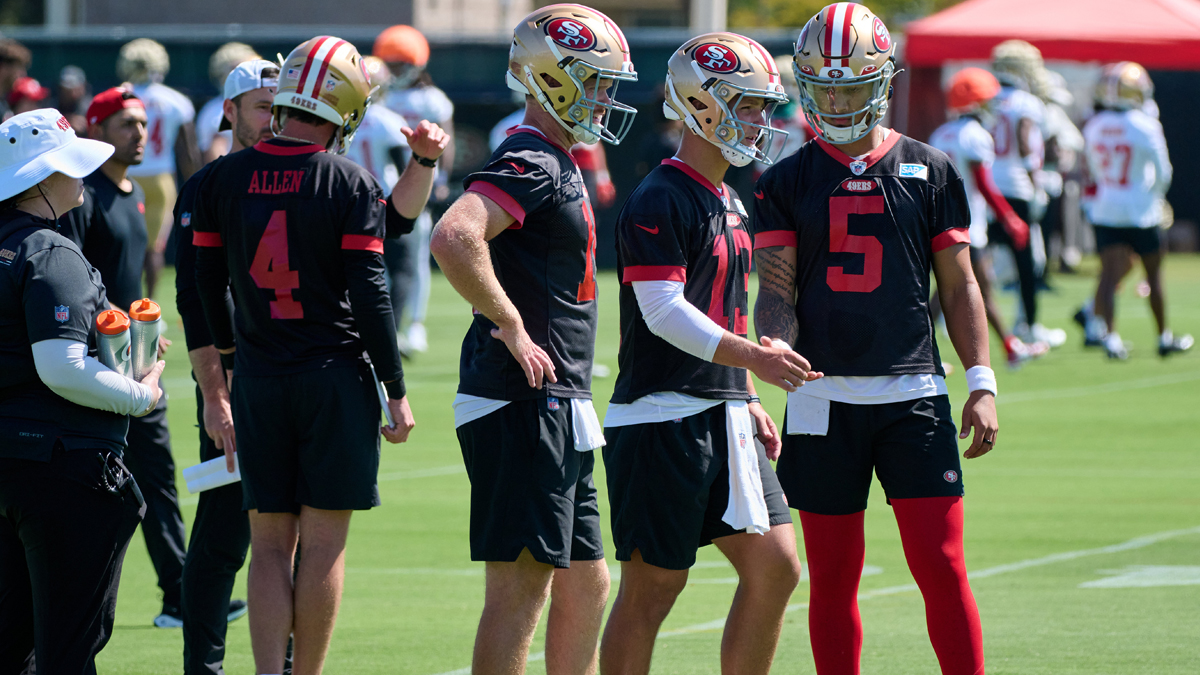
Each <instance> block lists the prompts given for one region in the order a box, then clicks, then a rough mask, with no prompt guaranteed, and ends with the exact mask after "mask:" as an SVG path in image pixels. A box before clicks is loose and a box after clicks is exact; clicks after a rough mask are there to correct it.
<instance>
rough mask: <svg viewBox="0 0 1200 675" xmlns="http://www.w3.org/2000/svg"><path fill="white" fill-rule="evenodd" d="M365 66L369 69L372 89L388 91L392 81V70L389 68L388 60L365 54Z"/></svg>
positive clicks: (368, 78) (368, 75)
mask: <svg viewBox="0 0 1200 675" xmlns="http://www.w3.org/2000/svg"><path fill="white" fill-rule="evenodd" d="M363 67H364V68H366V69H367V82H368V83H369V84H370V85H371V89H373V90H374V89H378V90H379V91H387V89H388V87H389V86H391V83H392V71H391V70H388V64H387V62H386V61H384V60H383V59H381V58H379V57H378V56H364V57H363Z"/></svg>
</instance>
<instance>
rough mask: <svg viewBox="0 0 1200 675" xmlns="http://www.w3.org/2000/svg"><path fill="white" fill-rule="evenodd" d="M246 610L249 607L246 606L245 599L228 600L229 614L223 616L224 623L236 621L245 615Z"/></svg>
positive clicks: (248, 609)
mask: <svg viewBox="0 0 1200 675" xmlns="http://www.w3.org/2000/svg"><path fill="white" fill-rule="evenodd" d="M248 611H250V608H249V607H247V606H246V601H245V600H230V601H229V615H228V616H226V617H225V623H233V622H234V621H237V620H238V619H240V618H242V617H243V616H246V612H248Z"/></svg>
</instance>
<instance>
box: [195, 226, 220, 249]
mask: <svg viewBox="0 0 1200 675" xmlns="http://www.w3.org/2000/svg"><path fill="white" fill-rule="evenodd" d="M192 245H193V246H206V247H208V248H220V247H222V246H224V245H225V243H224V242H223V241H221V233H220V232H201V231H199V230H192Z"/></svg>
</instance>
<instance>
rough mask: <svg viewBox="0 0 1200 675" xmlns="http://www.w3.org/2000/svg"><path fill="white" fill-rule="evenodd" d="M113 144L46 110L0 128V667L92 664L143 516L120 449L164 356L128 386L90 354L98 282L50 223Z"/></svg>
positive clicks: (48, 669) (149, 402)
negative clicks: (81, 133) (79, 132)
mask: <svg viewBox="0 0 1200 675" xmlns="http://www.w3.org/2000/svg"><path fill="white" fill-rule="evenodd" d="M112 153H113V147H112V146H111V145H108V144H106V143H100V142H98V141H91V140H85V139H80V138H76V136H75V132H74V131H72V129H71V126H70V124H69V123H68V122H67V121H66V119H65V118H63V116H62V115H61V114H60V113H59V112H58V111H56V110H50V109H43V110H34V111H31V112H28V113H23V114H21V115H17V116H15V117H12V118H10V119H9V120H8V121H6V122H4V123H3V124H0V636H2V637H0V675H10V674H12V675H16V674H17V673H22V672H25V671H26V670H29V671H31V672H32V670H33V668H30V667H29V666H31V665H32V666H34V668H36V672H38V673H94V672H95V664H94V658H95V655H96V654H97V653H98V652H99V651H100V650H101V649H102V648H103V647H104V645H105V643H107V642H108V638H109V636H110V635H111V634H112V628H113V617H114V613H115V610H116V600H117V583H118V581H119V580H120V572H121V562H122V560H123V559H124V557H125V549H126V546H127V544H128V543H129V539H130V537H131V536H132V535H133V531H134V529H135V528H136V527H137V524H138V521H140V520H141V518H142V515H143V513H144V512H145V507H144V505H143V501H142V498H141V494H140V493H139V491H138V489H137V486H136V483H135V482H134V481H133V479H132V477H131V476H130V474H129V471H128V470H127V469H126V468H125V466H124V464H123V463H122V461H121V457H122V454H123V449H124V445H125V435H126V432H127V431H128V428H129V419H128V417H127V415H135V416H138V415H145V414H147V413H149V412H150V411H152V410H154V408H155V406H156V405H157V404H158V399H159V396H160V389H159V386H158V379H159V376H160V375H161V374H162V370H163V366H164V364H163V363H162V362H161V361H160V362H159V363H158V364H157V365H156V366H155V368H154V369H153V370H152V371H151V372H150V374H149V375H147V376H146V377H145V378H144V379H143V380H142V382H141V383H137V382H134V381H132V380H130V379H127V378H125V377H123V376H122V375H120V374H118V373H115V372H113V371H112V370H109V369H108V368H107V367H105V366H103V365H102V364H101V363H100V362H99V361H97V360H95V359H94V358H91V357H89V356H88V355H87V354H88V337H89V334H90V332H91V330H92V327H93V326H94V325H95V321H96V316H97V314H99V313H100V312H101V311H102V310H104V309H106V307H105V290H104V285H103V284H102V283H101V280H100V274H99V273H98V272H96V270H94V269H92V267H91V265H89V264H88V263H87V261H86V260H85V259H84V257H83V254H82V253H80V251H79V249H78V248H77V247H76V246H75V244H73V243H72V242H71V241H69V240H68V239H66V238H65V237H63V236H61V235H59V234H58V233H57V232H56V231H55V223H56V221H57V220H58V217H59V216H61V215H62V214H63V213H65V212H67V211H69V210H71V209H73V208H75V207H76V206H78V205H79V204H81V203H82V201H83V183H82V181H81V180H80V179H81V178H82V177H83V176H86V175H88V174H89V173H91V172H93V171H95V170H96V168H97V167H99V166H100V165H101V164H103V163H104V161H105V160H107V159H108V157H109V156H111V155H112Z"/></svg>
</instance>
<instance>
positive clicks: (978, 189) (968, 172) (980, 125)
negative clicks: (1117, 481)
mask: <svg viewBox="0 0 1200 675" xmlns="http://www.w3.org/2000/svg"><path fill="white" fill-rule="evenodd" d="M999 91H1000V83H999V82H997V81H996V78H995V77H994V76H993V75H992V74H991V73H989V72H988V71H986V70H983V69H982V68H965V69H963V70H961V71H959V72H958V73H956V74H955V76H954V78H953V79H952V80H951V81H950V88H949V89H948V90H947V92H946V98H947V101H948V103H949V113H950V117H951V118H952V119H951V120H950V121H949V122H947V123H945V124H943V125H942V126H940V127H938V129H937V130H936V131H934V132H933V135H932V136H931V137H930V138H929V144H930V145H932V146H933V147H935V148H937V149H938V150H941V151H942V152H944V153H946V154H947V155H949V156H950V159H951V160H953V161H954V165H955V167H956V168H957V169H958V172H959V173H960V174H962V177H963V182H964V183H965V185H966V189H967V200H968V204H969V206H970V210H971V227H970V230H969V232H970V236H971V266H972V267H973V268H974V271H975V278H976V279H977V280H978V281H979V290H980V292H981V293H982V295H983V302H984V309H985V310H986V311H987V318H988V323H989V324H991V326H992V329H993V330H995V331H996V335H998V336H999V337H1000V340H1001V343H1002V344H1003V345H1004V351H1005V354H1006V355H1007V356H1008V365H1009V367H1010V368H1017V367H1019V366H1020V365H1021V364H1022V363H1024V362H1025V361H1028V360H1030V359H1033V358H1037V357H1039V356H1042V355H1043V354H1045V353H1046V352H1047V351H1048V350H1049V349H1050V347H1049V345H1047V344H1046V343H1045V342H1040V341H1034V342H1031V343H1030V344H1025V343H1024V342H1022V341H1021V340H1020V339H1019V338H1018V337H1016V336H1015V335H1013V334H1012V333H1010V332H1009V331H1008V329H1007V328H1006V326H1005V323H1004V316H1003V315H1002V314H1001V313H1000V308H999V306H998V305H997V304H996V298H995V294H994V293H993V292H992V284H993V283H994V281H995V278H994V277H995V275H994V274H993V272H992V261H991V257H990V256H989V255H988V253H987V245H988V207H989V206H990V207H991V209H992V212H993V213H994V214H996V215H995V219H996V220H997V221H999V223H1000V225H1001V227H1003V228H1004V231H1005V234H1007V235H1008V239H1009V241H1011V242H1012V246H1013V248H1014V249H1025V248H1027V247H1028V246H1029V226H1028V225H1027V224H1026V223H1025V221H1023V220H1021V217H1020V216H1018V215H1017V214H1016V213H1015V212H1013V209H1012V207H1011V206H1010V205H1009V203H1008V201H1007V200H1006V199H1005V198H1004V196H1003V195H1002V194H1000V191H999V189H998V188H997V187H996V184H995V182H994V180H993V178H992V165H993V163H994V162H995V158H996V154H995V146H994V143H993V141H992V136H991V134H989V133H988V131H987V129H985V128H984V123H985V122H990V121H991V119H990V118H991V117H992V114H991V105H992V101H993V100H994V99H995V97H996V94H997V93H999ZM930 306H931V307H932V308H933V311H934V312H935V313H939V309H940V303H938V302H931V303H930Z"/></svg>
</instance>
